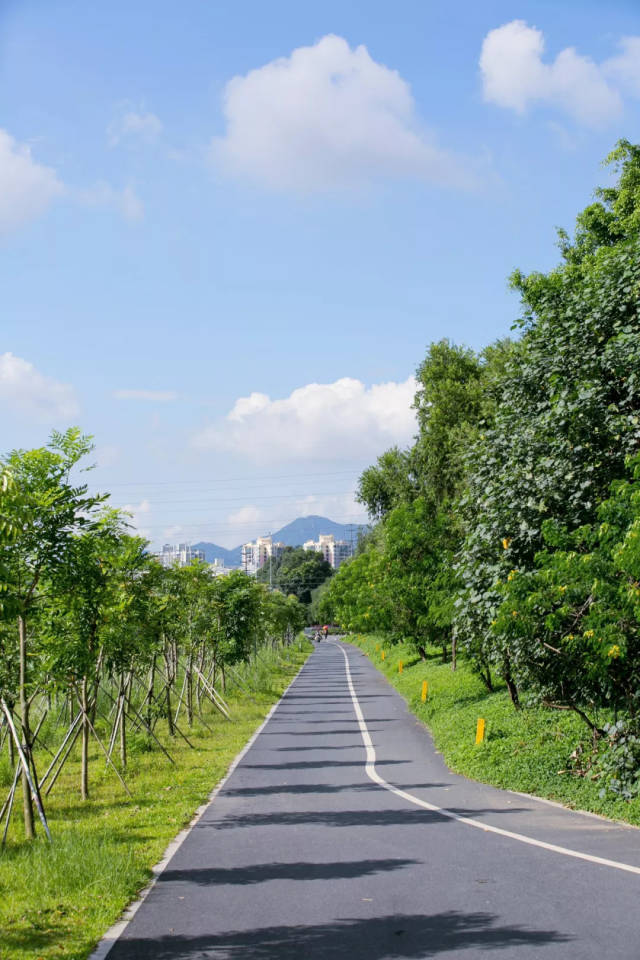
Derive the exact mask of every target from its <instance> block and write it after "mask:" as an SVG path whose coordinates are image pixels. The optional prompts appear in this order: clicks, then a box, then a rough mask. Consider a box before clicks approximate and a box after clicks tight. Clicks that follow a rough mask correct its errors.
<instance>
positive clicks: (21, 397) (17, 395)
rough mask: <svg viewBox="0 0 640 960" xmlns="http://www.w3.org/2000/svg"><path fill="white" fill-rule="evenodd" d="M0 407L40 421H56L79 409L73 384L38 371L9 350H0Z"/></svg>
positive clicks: (72, 414) (69, 415)
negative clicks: (0, 352) (1, 351)
mask: <svg viewBox="0 0 640 960" xmlns="http://www.w3.org/2000/svg"><path fill="white" fill-rule="evenodd" d="M0 409H2V410H3V411H4V413H5V416H6V415H7V414H14V415H18V416H26V417H27V418H29V419H33V420H36V421H39V422H42V423H60V422H61V421H65V420H66V421H68V420H70V419H71V418H73V417H75V416H76V415H77V414H78V412H79V407H78V402H77V399H76V395H75V392H74V389H73V387H71V386H70V385H69V384H67V383H60V382H59V381H58V380H53V379H52V378H51V377H46V376H44V375H43V374H42V373H40V372H39V371H38V370H36V368H35V367H34V365H33V364H32V363H29V361H28V360H23V359H22V358H21V357H16V356H14V354H12V353H3V354H0Z"/></svg>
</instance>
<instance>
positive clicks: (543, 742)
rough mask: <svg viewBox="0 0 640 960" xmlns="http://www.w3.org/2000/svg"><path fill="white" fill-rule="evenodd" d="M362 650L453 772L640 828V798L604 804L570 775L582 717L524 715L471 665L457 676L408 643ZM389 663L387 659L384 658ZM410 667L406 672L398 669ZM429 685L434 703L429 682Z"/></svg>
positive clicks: (360, 640)
mask: <svg viewBox="0 0 640 960" xmlns="http://www.w3.org/2000/svg"><path fill="white" fill-rule="evenodd" d="M348 640H349V641H350V642H351V643H353V644H354V645H355V646H358V647H360V649H362V650H363V651H364V652H365V653H366V654H367V655H368V656H369V657H370V659H371V660H372V662H373V663H374V664H375V665H376V666H377V667H378V669H379V670H381V671H382V672H383V673H384V674H385V676H386V677H387V679H388V680H389V681H390V682H391V683H392V684H393V686H394V687H395V688H396V689H397V690H398V692H399V693H401V694H402V696H403V697H404V698H405V700H406V701H407V703H408V704H409V707H410V708H411V710H412V711H413V713H415V715H416V716H417V717H419V719H420V720H423V721H424V723H426V724H427V726H428V727H429V729H430V730H431V733H432V734H433V738H434V741H435V744H436V747H437V748H438V750H440V752H441V753H442V754H443V756H444V759H445V762H446V763H447V765H448V766H449V768H450V769H451V770H453V771H454V772H456V773H461V774H464V775H465V776H467V777H471V778H473V779H474V780H480V781H482V782H484V783H491V784H493V785H494V786H497V787H505V788H507V789H510V790H518V791H521V792H523V793H531V794H535V795H537V796H539V797H546V798H548V799H551V800H556V801H558V802H560V803H563V804H565V805H566V806H568V807H572V808H575V809H581V810H589V811H592V812H593V813H599V814H602V815H604V816H607V817H611V818H614V819H618V820H626V821H627V822H628V823H633V824H638V825H640V797H637V798H634V799H633V800H630V801H626V800H623V799H618V798H616V797H612V796H611V795H609V796H608V797H605V798H601V797H600V796H599V793H600V789H601V787H600V784H599V783H598V782H597V780H593V779H591V778H590V777H589V776H588V775H587V776H576V775H574V774H573V773H571V772H570V771H569V770H568V760H569V756H570V754H571V753H572V751H573V750H574V749H575V748H576V746H577V745H578V744H579V743H580V742H584V743H586V742H588V741H589V738H590V734H589V731H588V730H587V727H586V726H585V724H584V723H583V722H582V721H581V720H580V719H579V717H577V716H576V715H575V714H571V713H565V712H558V711H553V710H549V709H544V708H542V707H529V708H525V709H523V710H520V711H518V712H516V711H515V710H514V709H513V707H512V705H511V702H510V700H509V695H508V693H507V691H506V689H505V688H504V686H502V685H497V689H496V691H495V692H494V693H488V691H487V690H486V688H485V687H484V685H483V683H482V682H481V681H480V680H479V678H478V677H477V676H475V675H474V674H473V673H472V671H471V669H470V667H469V665H468V664H467V663H464V662H461V663H459V665H458V669H457V670H456V671H455V672H454V671H452V670H451V666H450V664H444V663H442V660H441V655H440V652H439V651H436V650H435V649H431V650H429V655H428V659H427V660H426V661H424V662H423V661H421V660H420V659H419V658H418V657H417V655H416V654H415V652H414V651H412V649H411V648H410V647H409V646H408V645H406V644H389V643H385V641H384V638H382V637H378V636H358V637H353V636H350V637H348ZM383 650H384V651H385V660H384V661H383V660H382V656H381V654H382V651H383ZM399 661H402V663H403V670H402V673H399V672H398V662H399ZM423 680H426V681H427V682H428V695H427V701H426V703H422V702H421V689H422V682H423ZM479 717H482V718H483V719H484V720H485V721H486V738H485V741H484V742H483V743H481V744H478V745H476V743H475V733H476V722H477V720H478V718H479Z"/></svg>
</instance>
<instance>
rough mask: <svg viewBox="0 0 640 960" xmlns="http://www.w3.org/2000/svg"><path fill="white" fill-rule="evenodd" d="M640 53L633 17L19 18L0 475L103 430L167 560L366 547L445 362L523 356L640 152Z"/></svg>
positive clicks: (11, 16)
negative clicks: (75, 428)
mask: <svg viewBox="0 0 640 960" xmlns="http://www.w3.org/2000/svg"><path fill="white" fill-rule="evenodd" d="M639 37H640V10H639V9H638V6H637V3H635V2H633V3H632V2H628V3H627V2H621V0H619V2H612V3H610V4H607V5H606V7H605V5H604V4H602V3H601V2H592V3H589V2H584V0H582V2H578V0H575V2H573V0H572V2H553V3H543V2H521V3H518V4H515V3H507V2H496V3H491V2H484V3H476V2H458V3H451V2H426V0H422V2H413V0H397V2H396V3H394V4H390V3H388V2H385V3H381V2H377V0H367V2H366V3H365V2H349V3H344V2H342V3H337V2H323V3H321V4H320V3H307V4H300V3H299V2H296V3H293V2H278V0H273V2H271V3H270V4H268V5H265V4H262V3H258V2H234V3H231V2H222V0H220V2H216V3H207V2H203V0H201V2H195V0H183V2H182V3H180V4H175V3H173V2H164V0H153V2H151V0H137V2H136V3H135V4H131V3H124V2H120V0H111V2H110V3H109V4H108V5H104V4H87V3H86V2H80V0H78V2H62V0H60V2H59V0H38V2H36V0H5V2H4V3H3V4H2V5H1V6H0V288H1V289H2V308H1V314H0V316H1V321H0V333H1V334H2V336H1V338H0V412H1V413H2V415H3V416H2V422H3V431H2V439H3V449H8V448H11V447H13V446H31V445H37V444H40V443H42V442H44V441H45V439H46V437H47V434H48V431H49V430H50V429H51V428H52V427H58V428H60V427H64V426H65V425H67V424H69V423H79V424H80V425H81V426H82V427H83V428H84V429H85V430H86V431H88V432H90V433H92V434H94V435H95V439H96V448H97V449H96V457H97V461H98V464H99V466H98V468H97V470H96V471H95V472H94V474H92V483H95V484H97V485H98V486H100V487H102V488H106V489H111V490H112V492H113V499H114V503H117V504H118V505H128V506H131V507H133V508H135V513H136V522H137V523H138V526H139V528H140V529H141V530H143V531H144V532H145V533H146V534H147V535H148V536H149V537H150V538H151V539H152V540H154V541H155V542H159V541H162V540H164V539H178V538H179V539H188V540H194V541H195V540H198V539H201V538H206V539H210V540H215V541H216V542H219V543H222V544H224V545H230V546H231V545H235V544H237V543H238V542H240V541H242V540H244V539H246V538H249V537H253V536H255V535H256V534H261V533H263V532H266V531H267V530H269V529H274V528H276V527H277V526H279V525H280V524H281V523H282V522H286V521H288V520H291V519H293V518H294V517H296V516H298V515H300V514H304V513H326V514H328V515H330V516H331V517H332V518H334V519H337V520H345V521H346V520H352V519H353V520H355V519H358V518H359V516H360V514H359V508H358V507H357V505H354V504H353V500H352V491H353V488H354V484H355V480H356V478H357V475H358V473H359V471H360V470H361V469H362V467H363V466H365V465H366V464H367V463H369V462H371V461H372V460H373V459H374V458H375V456H376V455H377V454H378V453H381V452H382V451H383V450H384V449H385V448H386V447H388V446H390V445H391V444H392V443H394V442H398V443H401V444H403V443H406V442H408V441H409V439H410V437H411V433H412V429H413V424H412V415H411V411H410V398H411V392H412V384H411V381H410V379H409V378H410V377H411V376H412V374H413V372H414V371H415V368H416V366H417V364H418V363H419V362H420V360H421V358H422V357H423V356H424V352H425V349H426V347H427V345H428V343H429V342H430V341H432V340H437V339H440V338H441V337H449V338H451V339H453V340H455V341H457V342H464V343H467V344H469V345H470V346H472V347H475V348H480V347H482V346H483V345H485V344H487V343H489V342H491V341H492V340H494V339H495V338H497V337H500V336H504V335H506V334H508V332H509V328H510V325H511V323H512V322H513V320H514V318H515V317H516V316H517V312H518V304H517V300H516V299H515V297H514V295H513V294H512V293H510V292H509V290H508V287H507V277H508V274H509V273H510V271H511V270H512V269H513V268H514V267H516V266H517V267H521V268H522V269H524V270H525V271H528V270H532V269H548V268H549V267H550V266H552V265H553V263H554V262H555V261H556V259H557V252H556V249H555V246H554V242H555V235H554V228H555V226H556V225H564V226H571V224H572V222H573V218H574V216H575V214H576V212H577V211H578V210H579V209H581V208H582V207H583V206H584V205H585V204H586V203H587V202H588V201H589V198H590V196H591V192H592V190H593V188H594V187H595V186H596V185H597V184H599V183H602V182H605V181H606V178H607V176H608V174H607V173H606V172H605V171H603V170H602V168H601V167H600V161H601V160H602V158H603V157H604V156H605V155H606V153H607V152H608V151H609V150H610V149H611V148H612V146H613V145H614V143H615V141H616V140H617V139H618V138H619V137H622V136H624V137H627V138H628V139H630V140H637V139H638V122H639V119H640V40H638V38H639ZM362 48H366V49H362ZM233 78H236V79H235V80H234V79H233ZM231 81H233V82H232V83H231V84H230V82H231Z"/></svg>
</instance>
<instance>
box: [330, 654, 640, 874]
mask: <svg viewBox="0 0 640 960" xmlns="http://www.w3.org/2000/svg"><path fill="white" fill-rule="evenodd" d="M334 646H336V647H338V649H339V650H340V651H341V653H342V656H343V657H344V665H345V670H346V674H347V684H348V686H349V692H350V693H351V699H352V701H353V708H354V710H355V713H356V718H357V720H358V725H359V727H360V733H361V735H362V742H363V743H364V748H365V751H366V757H367V759H366V765H365V770H366V773H367V776H368V777H369V779H370V780H373V782H374V783H377V784H378V786H380V787H384V789H385V790H389V792H390V793H395V795H396V796H397V797H402V799H403V800H408V801H409V803H413V804H415V806H416V807H422V808H423V809H424V810H430V811H432V812H433V813H439V814H441V815H442V816H443V817H447V818H448V819H449V820H457V821H458V822H459V823H465V824H466V825H467V826H469V827H476V828H477V829H478V830H483V831H484V832H485V833H497V834H498V836H500V837H507V838H508V839H509V840H517V841H518V842H519V843H526V844H528V845H529V846H530V847H541V848H542V849H543V850H550V851H551V852H552V853H561V854H562V855H563V856H565V857H574V858H575V859H576V860H587V861H588V862H589V863H597V864H600V866H603V867H613V868H614V869H615V870H624V871H626V872H627V873H635V874H639V875H640V867H634V866H632V865H631V864H630V863H620V862H619V861H618V860H607V859H606V858H605V857H595V856H593V855H592V854H590V853H581V852H580V851H579V850H570V849H569V847H559V846H558V845H557V844H555V843H547V842H546V841H544V840H536V839H534V838H533V837H527V836H525V835H524V834H523V833H514V832H513V831H512V830H503V829H502V828H501V827H493V826H491V825H490V824H487V823H482V822H481V821H480V820H475V819H474V818H473V817H462V816H460V814H458V813H453V811H451V810H446V809H445V808H443V807H437V806H436V805H435V804H433V803H428V802H427V801H426V800H421V799H420V797H415V796H414V795H413V794H412V793H407V791H406V790H401V789H400V788H399V787H394V786H393V784H391V783H387V781H386V780H385V779H384V777H381V776H380V774H379V773H378V771H377V770H376V751H375V748H374V746H373V743H372V741H371V736H370V734H369V730H368V728H367V724H366V722H365V719H364V715H363V713H362V709H361V707H360V702H359V700H358V697H357V696H356V691H355V688H354V686H353V679H352V677H351V668H350V666H349V657H348V656H347V652H346V650H345V649H344V647H340V646H339V645H338V644H337V643H336V644H334Z"/></svg>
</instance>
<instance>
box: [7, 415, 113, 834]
mask: <svg viewBox="0 0 640 960" xmlns="http://www.w3.org/2000/svg"><path fill="white" fill-rule="evenodd" d="M90 450H91V442H90V438H88V437H86V436H83V435H82V434H81V433H80V431H79V430H78V429H76V428H72V429H70V430H67V431H66V433H58V432H54V433H53V434H52V436H51V442H50V444H49V446H48V447H41V448H38V449H36V450H14V451H13V452H12V453H10V454H9V455H8V457H6V458H5V459H4V461H3V462H2V467H1V472H2V474H3V476H4V477H7V478H10V481H11V482H4V481H3V483H2V486H1V487H0V517H2V518H3V527H2V529H3V535H2V539H0V553H1V557H2V559H1V560H0V571H1V575H2V590H1V592H0V598H1V603H2V616H3V619H4V620H5V621H12V622H13V623H14V624H15V626H16V635H17V636H16V647H17V650H18V667H19V680H18V698H17V699H18V706H19V710H20V725H21V730H22V747H23V751H24V754H25V756H26V757H27V760H28V763H29V764H30V765H31V766H32V767H33V755H32V738H31V727H30V720H29V708H30V697H31V695H32V693H33V692H34V689H35V688H36V685H37V683H38V680H39V675H38V668H39V665H40V661H39V658H38V656H34V654H36V653H37V651H35V650H33V651H32V650H30V648H29V647H30V636H29V624H30V618H31V616H32V614H34V611H35V609H36V608H37V606H38V605H39V604H40V603H41V601H42V595H41V585H42V582H43V581H44V579H45V578H46V577H47V576H48V575H51V574H52V573H53V572H54V571H55V570H57V569H59V568H60V567H61V566H63V565H64V564H65V563H66V561H67V557H68V554H69V551H70V550H71V548H72V544H73V541H74V537H75V536H76V535H77V533H78V532H79V531H80V530H82V529H83V528H87V527H89V526H90V525H91V523H92V518H93V514H94V511H95V509H96V507H97V506H98V505H99V503H100V502H101V501H102V499H103V498H101V497H97V496H90V495H89V494H88V492H87V486H86V485H85V484H74V483H73V482H72V481H71V473H72V471H73V470H74V468H76V467H77V465H78V463H79V461H80V460H81V459H82V458H83V457H84V456H85V455H86V454H87V453H89V451H90ZM34 779H36V781H37V778H34ZM22 790H23V808H24V825H25V834H26V836H27V838H29V839H30V838H32V837H33V836H34V820H33V798H32V792H31V788H30V785H29V780H28V777H27V773H26V771H25V770H23V773H22Z"/></svg>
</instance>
